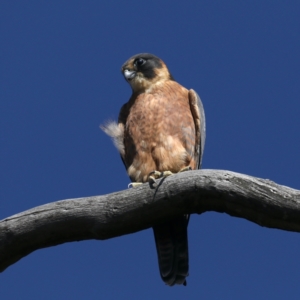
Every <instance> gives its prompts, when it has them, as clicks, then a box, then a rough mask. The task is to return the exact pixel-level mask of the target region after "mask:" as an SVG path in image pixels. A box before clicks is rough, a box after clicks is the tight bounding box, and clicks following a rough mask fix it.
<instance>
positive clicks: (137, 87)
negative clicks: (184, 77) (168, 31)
mask: <svg viewBox="0 0 300 300" xmlns="http://www.w3.org/2000/svg"><path fill="white" fill-rule="evenodd" d="M121 71H122V73H123V75H124V77H125V79H126V81H127V82H128V83H129V84H130V86H131V88H132V91H133V92H134V93H142V92H147V91H149V90H151V88H152V87H153V86H155V85H157V84H161V83H163V82H165V81H167V80H174V79H173V77H172V75H171V74H170V72H169V70H168V68H167V66H166V65H165V63H164V62H163V61H162V60H161V59H160V58H158V57H157V56H155V55H153V54H149V53H140V54H136V55H134V56H132V57H131V58H129V59H128V60H127V61H126V62H125V63H124V64H123V66H122V69H121Z"/></svg>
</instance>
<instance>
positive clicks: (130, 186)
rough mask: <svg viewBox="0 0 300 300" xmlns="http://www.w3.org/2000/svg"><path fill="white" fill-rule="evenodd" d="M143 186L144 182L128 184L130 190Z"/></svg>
mask: <svg viewBox="0 0 300 300" xmlns="http://www.w3.org/2000/svg"><path fill="white" fill-rule="evenodd" d="M142 184H143V183H142V182H130V183H129V184H128V188H129V189H132V188H136V187H138V186H140V185H142Z"/></svg>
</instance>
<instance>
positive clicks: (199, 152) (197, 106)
mask: <svg viewBox="0 0 300 300" xmlns="http://www.w3.org/2000/svg"><path fill="white" fill-rule="evenodd" d="M189 102H190V108H191V112H192V115H193V119H194V123H195V129H196V137H195V138H196V143H195V160H196V161H197V163H196V166H198V169H201V164H202V157H203V152H204V145H205V136H206V124H205V114H204V108H203V104H202V102H201V99H200V97H199V96H198V94H197V93H196V92H195V91H194V90H192V89H191V90H189Z"/></svg>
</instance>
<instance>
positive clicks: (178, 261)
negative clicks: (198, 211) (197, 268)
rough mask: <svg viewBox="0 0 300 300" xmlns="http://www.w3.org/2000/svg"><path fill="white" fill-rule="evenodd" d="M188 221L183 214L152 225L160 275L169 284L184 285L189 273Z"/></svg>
mask: <svg viewBox="0 0 300 300" xmlns="http://www.w3.org/2000/svg"><path fill="white" fill-rule="evenodd" d="M188 221H189V215H184V216H180V217H177V218H175V219H173V220H171V221H168V222H166V223H163V224H159V225H157V226H155V227H153V231H154V237H155V242H156V249H157V256H158V264H159V269H160V275H161V278H162V280H163V281H164V282H165V283H166V284H167V285H170V286H173V285H174V284H183V285H186V279H185V278H186V277H187V276H188V275H189V253H188V239H187V226H188Z"/></svg>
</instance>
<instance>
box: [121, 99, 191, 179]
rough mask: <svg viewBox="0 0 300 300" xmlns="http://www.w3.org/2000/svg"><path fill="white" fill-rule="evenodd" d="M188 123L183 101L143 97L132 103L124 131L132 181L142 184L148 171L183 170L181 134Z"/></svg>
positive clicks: (185, 106)
mask: <svg viewBox="0 0 300 300" xmlns="http://www.w3.org/2000/svg"><path fill="white" fill-rule="evenodd" d="M138 100H139V99H138ZM191 121H192V116H191V112H190V109H189V105H188V103H184V102H183V101H181V102H180V101H177V102H176V101H167V100H166V99H164V98H162V97H157V98H155V97H147V96H146V97H144V99H142V100H140V101H136V103H135V104H134V105H133V106H132V107H131V110H130V113H129V115H128V118H127V121H126V125H125V132H124V146H125V152H126V153H125V157H126V162H127V165H128V166H129V168H128V173H129V175H130V176H131V177H132V178H134V180H135V181H145V178H146V177H147V175H148V174H149V172H151V171H152V170H155V169H156V170H158V171H164V170H170V171H172V172H178V171H179V170H180V169H181V168H182V167H184V166H185V163H186V149H185V147H184V139H183V136H182V132H183V130H184V128H185V127H186V126H189V125H190V124H191ZM188 124H189V125H188Z"/></svg>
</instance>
